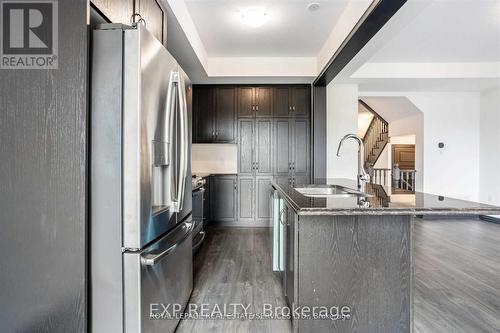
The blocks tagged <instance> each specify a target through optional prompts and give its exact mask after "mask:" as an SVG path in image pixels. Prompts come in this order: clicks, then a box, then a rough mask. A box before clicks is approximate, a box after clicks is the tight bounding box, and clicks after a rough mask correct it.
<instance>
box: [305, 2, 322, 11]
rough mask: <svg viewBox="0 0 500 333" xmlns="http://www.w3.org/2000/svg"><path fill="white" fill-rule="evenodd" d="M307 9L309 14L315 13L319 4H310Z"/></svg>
mask: <svg viewBox="0 0 500 333" xmlns="http://www.w3.org/2000/svg"><path fill="white" fill-rule="evenodd" d="M307 9H309V10H310V11H311V12H314V11H316V10H318V9H319V3H317V2H311V3H310V4H308V5H307Z"/></svg>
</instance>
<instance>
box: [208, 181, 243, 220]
mask: <svg viewBox="0 0 500 333" xmlns="http://www.w3.org/2000/svg"><path fill="white" fill-rule="evenodd" d="M237 188H238V184H237V178H236V176H235V175H217V176H212V177H211V179H210V204H211V209H210V210H211V220H212V221H215V222H223V223H227V222H234V221H236V193H237Z"/></svg>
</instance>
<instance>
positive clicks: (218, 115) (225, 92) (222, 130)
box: [215, 87, 236, 142]
mask: <svg viewBox="0 0 500 333" xmlns="http://www.w3.org/2000/svg"><path fill="white" fill-rule="evenodd" d="M216 94H217V95H216V106H215V141H217V142H234V139H235V137H236V129H235V126H236V125H235V120H236V94H235V88H233V87H218V88H216Z"/></svg>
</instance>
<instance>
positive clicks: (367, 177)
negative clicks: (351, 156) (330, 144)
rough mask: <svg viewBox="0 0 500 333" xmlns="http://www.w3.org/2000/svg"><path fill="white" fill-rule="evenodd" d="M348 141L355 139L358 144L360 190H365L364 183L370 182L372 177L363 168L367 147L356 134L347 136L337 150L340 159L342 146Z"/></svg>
mask: <svg viewBox="0 0 500 333" xmlns="http://www.w3.org/2000/svg"><path fill="white" fill-rule="evenodd" d="M348 139H353V140H355V141H356V142H357V143H358V146H359V149H358V188H360V189H361V188H364V186H363V185H364V182H369V181H370V175H369V174H368V173H367V172H366V170H365V167H364V166H363V164H364V162H363V159H364V157H365V145H364V144H363V140H361V139H360V138H359V137H358V136H357V135H356V134H347V135H345V136H344V137H343V138H342V140H340V142H339V147H338V148H337V156H338V157H340V156H341V155H342V145H343V144H344V141H346V140H348Z"/></svg>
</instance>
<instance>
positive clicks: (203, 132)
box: [193, 87, 215, 143]
mask: <svg viewBox="0 0 500 333" xmlns="http://www.w3.org/2000/svg"><path fill="white" fill-rule="evenodd" d="M214 91H215V90H214V88H212V87H196V90H195V91H194V93H193V97H194V98H193V104H194V108H193V109H194V110H195V112H193V127H194V130H193V133H194V137H193V142H195V143H207V142H212V141H213V140H214V138H215V127H214V111H215V96H214Z"/></svg>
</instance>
